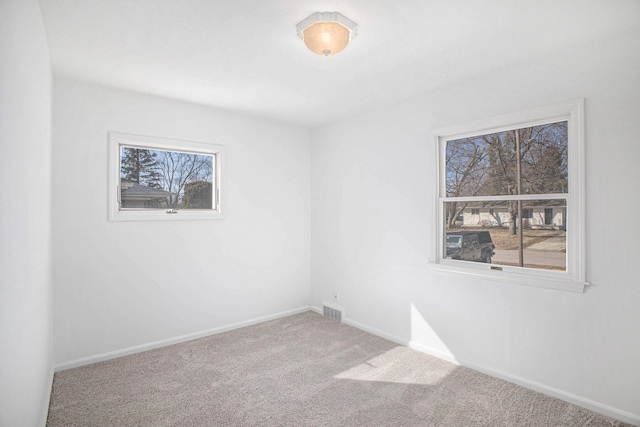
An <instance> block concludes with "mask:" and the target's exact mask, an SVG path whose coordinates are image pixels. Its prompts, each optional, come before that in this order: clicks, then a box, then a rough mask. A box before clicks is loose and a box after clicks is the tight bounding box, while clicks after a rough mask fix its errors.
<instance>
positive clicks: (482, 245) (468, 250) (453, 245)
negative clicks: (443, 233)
mask: <svg viewBox="0 0 640 427" xmlns="http://www.w3.org/2000/svg"><path fill="white" fill-rule="evenodd" d="M446 247H447V258H449V259H459V260H462V261H478V262H486V263H491V257H493V256H494V255H495V250H494V249H495V248H496V246H495V245H494V244H493V240H491V234H490V233H489V232H488V231H449V232H447V245H446Z"/></svg>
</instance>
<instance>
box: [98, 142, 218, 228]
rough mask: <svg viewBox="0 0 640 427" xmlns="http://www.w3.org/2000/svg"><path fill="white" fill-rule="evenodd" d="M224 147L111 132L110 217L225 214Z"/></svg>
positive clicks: (192, 216) (194, 216) (147, 217)
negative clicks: (223, 203)
mask: <svg viewBox="0 0 640 427" xmlns="http://www.w3.org/2000/svg"><path fill="white" fill-rule="evenodd" d="M223 156H224V147H223V146H220V145H214V144H205V143H197V142H188V141H178V140H169V139H163V138H154V137H145V136H137V135H125V134H116V133H112V134H110V169H109V171H110V172H109V174H110V178H109V182H110V191H109V198H110V199H109V219H110V220H175V219H209V218H211V219H213V218H221V217H222V212H221V176H222V174H221V164H222V158H223Z"/></svg>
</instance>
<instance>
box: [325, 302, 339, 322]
mask: <svg viewBox="0 0 640 427" xmlns="http://www.w3.org/2000/svg"><path fill="white" fill-rule="evenodd" d="M322 314H323V315H324V317H328V318H329V319H331V320H337V321H338V322H342V311H340V310H336V309H335V308H331V307H327V306H326V305H323V306H322Z"/></svg>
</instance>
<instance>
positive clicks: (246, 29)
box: [40, 0, 640, 127]
mask: <svg viewBox="0 0 640 427" xmlns="http://www.w3.org/2000/svg"><path fill="white" fill-rule="evenodd" d="M40 3H41V6H42V13H43V17H44V23H45V28H46V31H47V36H48V38H49V45H50V51H51V57H52V63H53V69H54V74H55V75H56V76H57V77H61V78H66V79H77V80H82V81H88V82H92V83H97V84H102V85H107V86H113V87H118V88H123V89H129V90H134V91H138V92H143V93H148V94H153V95H158V96H164V97H170V98H175V99H180V100H185V101H189V102H196V103H201V104H206V105H210V106H214V107H219V108H224V109H228V110H234V111H240V112H244V113H249V114H252V115H258V116H262V117H267V118H270V119H274V120H279V121H285V122H289V123H294V124H298V125H302V126H312V127H313V126H319V125H322V124H326V123H330V122H333V121H336V120H340V119H342V118H344V117H348V116H350V115H354V114H357V113H359V112H361V111H364V110H369V109H372V108H376V107H379V106H382V105H385V104H390V103H393V102H397V101H400V100H403V99H406V98H409V97H411V96H413V95H416V94H419V93H423V92H426V91H428V90H431V89H434V88H436V87H438V86H441V85H445V84H451V83H452V82H455V81H456V80H458V79H463V78H465V77H469V76H472V75H475V74H477V73H482V72H487V71H490V70H492V69H498V68H502V67H506V66H509V65H512V64H515V63H518V62H521V61H525V60H530V59H531V58H535V57H542V56H544V55H545V54H547V53H551V52H555V51H558V50H563V49H569V48H571V47H574V46H579V45H585V44H588V43H590V42H592V41H595V40H598V39H599V38H601V37H604V36H607V35H608V34H611V33H612V32H616V31H622V30H624V28H628V27H629V26H632V25H637V22H638V20H637V17H638V14H639V13H640V7H639V6H638V5H640V2H639V1H637V0H616V1H615V2H612V1H607V0H535V1H524V0H483V1H480V0H344V1H338V0H326V1H320V0H304V1H303V0H40ZM316 11H320V12H324V11H338V12H341V13H342V14H344V15H345V16H347V17H348V18H350V19H352V20H353V21H355V22H356V23H358V26H359V29H358V33H359V35H358V37H357V38H356V39H355V40H353V41H352V43H351V44H350V46H349V47H347V49H346V50H344V51H343V52H341V53H339V54H337V55H335V56H330V57H323V56H318V55H315V54H313V53H311V52H310V51H308V50H307V49H306V47H305V46H304V43H303V42H302V41H301V40H300V39H299V38H297V36H296V28H295V24H296V23H298V22H299V21H301V20H302V19H304V18H306V17H307V16H308V15H310V14H311V13H313V12H316ZM633 54H635V55H637V54H638V53H637V52H635V53H633Z"/></svg>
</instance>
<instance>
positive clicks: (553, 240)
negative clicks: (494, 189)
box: [442, 200, 567, 271]
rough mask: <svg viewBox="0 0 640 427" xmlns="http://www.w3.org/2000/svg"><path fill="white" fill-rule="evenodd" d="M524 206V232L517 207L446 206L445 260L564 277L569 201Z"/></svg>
mask: <svg viewBox="0 0 640 427" xmlns="http://www.w3.org/2000/svg"><path fill="white" fill-rule="evenodd" d="M520 203H521V204H522V206H521V207H520V209H521V210H522V227H521V226H520V220H519V216H518V208H519V207H518V202H517V201H489V202H446V203H445V204H444V215H445V218H444V223H445V241H444V242H442V243H443V245H442V246H443V257H444V258H448V259H454V260H460V261H474V262H486V263H492V264H496V265H505V266H516V267H518V266H523V267H527V268H537V269H545V270H561V271H565V270H566V218H567V212H566V200H534V201H521V202H520ZM521 233H522V234H521ZM475 237H477V238H478V245H477V246H476V245H474V244H473V239H474V238H475ZM467 242H468V244H466V243H467ZM521 242H522V243H521ZM521 248H522V250H521Z"/></svg>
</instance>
